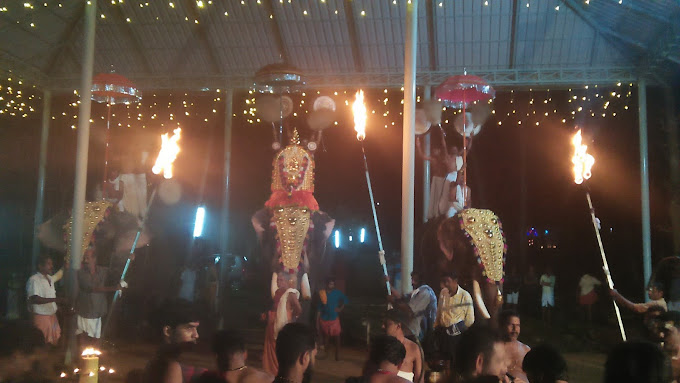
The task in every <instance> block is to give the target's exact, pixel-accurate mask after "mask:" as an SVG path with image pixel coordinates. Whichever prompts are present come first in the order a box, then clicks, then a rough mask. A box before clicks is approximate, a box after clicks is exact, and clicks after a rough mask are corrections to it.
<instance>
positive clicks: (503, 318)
mask: <svg viewBox="0 0 680 383" xmlns="http://www.w3.org/2000/svg"><path fill="white" fill-rule="evenodd" d="M512 317H517V318H519V313H518V312H517V311H515V310H512V309H507V310H503V311H501V313H500V315H499V316H498V324H499V325H501V326H505V325H506V324H508V321H509V320H510V318H512Z"/></svg>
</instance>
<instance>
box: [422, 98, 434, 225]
mask: <svg viewBox="0 0 680 383" xmlns="http://www.w3.org/2000/svg"><path fill="white" fill-rule="evenodd" d="M431 97H432V87H431V86H430V85H425V89H424V90H423V100H425V101H427V100H429V99H430V98H431ZM433 128H434V127H430V129H433ZM430 137H432V133H429V134H426V135H425V136H424V137H423V140H422V143H423V153H425V155H426V156H428V157H429V156H430V145H431V139H430ZM429 208H430V161H423V223H425V222H427V211H428V210H429Z"/></svg>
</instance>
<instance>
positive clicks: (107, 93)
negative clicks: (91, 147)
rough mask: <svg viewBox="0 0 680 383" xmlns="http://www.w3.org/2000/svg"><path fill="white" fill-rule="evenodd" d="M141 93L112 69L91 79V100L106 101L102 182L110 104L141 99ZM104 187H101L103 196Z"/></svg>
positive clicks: (107, 161) (106, 157) (108, 129)
mask: <svg viewBox="0 0 680 383" xmlns="http://www.w3.org/2000/svg"><path fill="white" fill-rule="evenodd" d="M141 98H142V93H141V92H140V91H139V89H137V87H136V86H135V84H134V83H132V81H130V80H128V79H127V78H126V77H125V76H121V75H119V74H117V73H115V72H113V70H111V72H110V73H100V74H98V75H96V76H94V78H93V79H92V101H94V102H98V103H100V104H101V103H106V109H107V117H106V138H105V141H106V150H105V151H104V182H103V184H102V186H103V185H104V184H106V178H107V168H108V165H109V137H110V134H111V106H113V105H115V104H131V103H133V102H137V101H139V100H141ZM106 189H107V188H105V187H102V192H103V193H104V198H106Z"/></svg>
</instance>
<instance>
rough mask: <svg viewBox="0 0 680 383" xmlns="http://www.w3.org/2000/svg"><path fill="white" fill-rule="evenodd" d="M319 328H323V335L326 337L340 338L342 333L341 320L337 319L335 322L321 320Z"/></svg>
mask: <svg viewBox="0 0 680 383" xmlns="http://www.w3.org/2000/svg"><path fill="white" fill-rule="evenodd" d="M319 327H320V328H321V333H322V334H324V335H325V336H340V332H341V331H342V328H341V327H340V318H335V320H323V319H319Z"/></svg>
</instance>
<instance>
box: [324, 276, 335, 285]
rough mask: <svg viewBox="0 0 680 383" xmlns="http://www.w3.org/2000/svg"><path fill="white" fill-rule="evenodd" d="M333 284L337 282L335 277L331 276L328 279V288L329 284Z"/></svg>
mask: <svg viewBox="0 0 680 383" xmlns="http://www.w3.org/2000/svg"><path fill="white" fill-rule="evenodd" d="M331 282H335V277H333V276H330V277H328V278H326V286H328V284H329V283H331Z"/></svg>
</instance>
